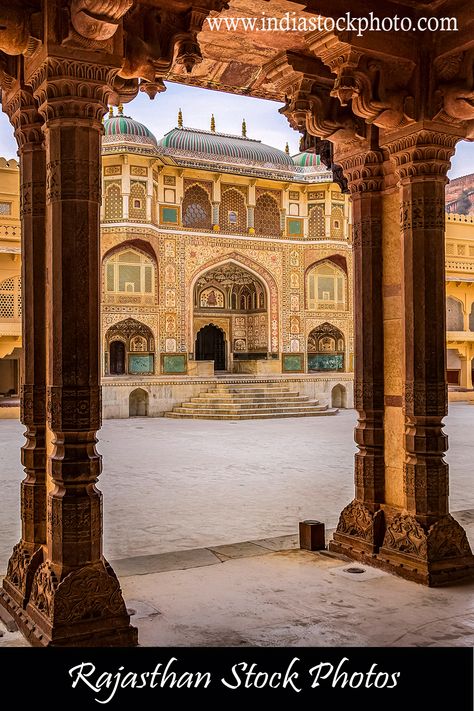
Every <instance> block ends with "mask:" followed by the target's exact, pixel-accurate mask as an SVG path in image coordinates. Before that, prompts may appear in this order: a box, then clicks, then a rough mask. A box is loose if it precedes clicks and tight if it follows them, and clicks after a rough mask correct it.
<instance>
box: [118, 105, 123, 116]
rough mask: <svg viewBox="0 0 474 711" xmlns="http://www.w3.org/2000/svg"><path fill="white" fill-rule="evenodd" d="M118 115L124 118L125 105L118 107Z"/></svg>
mask: <svg viewBox="0 0 474 711" xmlns="http://www.w3.org/2000/svg"><path fill="white" fill-rule="evenodd" d="M118 115H119V116H123V104H119V105H118Z"/></svg>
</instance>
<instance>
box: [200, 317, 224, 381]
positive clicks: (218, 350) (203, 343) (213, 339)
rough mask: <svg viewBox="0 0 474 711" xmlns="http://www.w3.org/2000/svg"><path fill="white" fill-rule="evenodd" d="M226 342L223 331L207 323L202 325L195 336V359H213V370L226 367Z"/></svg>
mask: <svg viewBox="0 0 474 711" xmlns="http://www.w3.org/2000/svg"><path fill="white" fill-rule="evenodd" d="M225 346H226V344H225V338H224V332H223V331H221V329H220V328H217V326H214V325H213V324H209V325H208V326H204V327H203V328H201V330H200V331H199V332H198V334H197V338H196V360H213V361H214V370H225V369H226V364H225V361H226V352H225V351H226V347H225Z"/></svg>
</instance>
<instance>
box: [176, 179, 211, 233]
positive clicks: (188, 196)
mask: <svg viewBox="0 0 474 711" xmlns="http://www.w3.org/2000/svg"><path fill="white" fill-rule="evenodd" d="M182 215H183V226H184V227H195V228H197V229H198V228H200V229H210V228H211V219H212V218H211V203H210V200H209V196H208V194H207V192H206V191H205V190H204V188H202V187H201V186H200V185H193V186H191V187H190V188H188V189H187V190H186V193H185V195H184V198H183V207H182Z"/></svg>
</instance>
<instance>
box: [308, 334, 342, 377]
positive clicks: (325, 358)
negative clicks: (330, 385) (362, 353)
mask: <svg viewBox="0 0 474 711" xmlns="http://www.w3.org/2000/svg"><path fill="white" fill-rule="evenodd" d="M344 350H345V338H344V334H343V333H342V331H340V330H339V329H338V328H336V327H335V326H333V325H332V324H330V323H327V322H326V323H322V324H321V325H320V326H318V327H317V328H314V329H313V330H312V331H311V333H310V334H309V336H308V371H344V368H345V364H344Z"/></svg>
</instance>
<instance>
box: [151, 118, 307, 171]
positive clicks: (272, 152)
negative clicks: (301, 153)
mask: <svg viewBox="0 0 474 711" xmlns="http://www.w3.org/2000/svg"><path fill="white" fill-rule="evenodd" d="M245 132H246V127H245ZM158 148H159V150H160V152H162V153H163V154H165V155H181V156H185V155H193V156H199V157H201V158H205V157H206V156H209V157H210V156H214V157H218V158H220V159H223V160H225V162H232V161H234V162H236V163H242V164H247V165H255V164H257V165H274V166H278V167H289V166H293V161H292V159H291V158H290V156H289V155H287V154H286V153H285V152H284V151H280V150H279V149H278V148H273V147H272V146H267V145H266V144H265V143H262V142H261V141H257V140H255V139H252V138H247V136H246V135H243V136H234V135H231V134H228V133H217V132H216V131H215V130H214V131H203V130H201V129H197V128H185V127H177V128H173V129H171V131H168V133H166V134H165V135H164V136H163V138H162V139H161V140H160V141H158Z"/></svg>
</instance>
